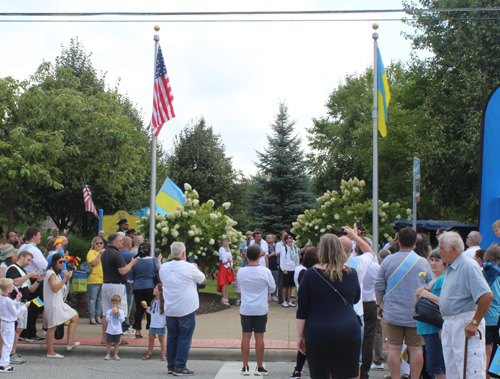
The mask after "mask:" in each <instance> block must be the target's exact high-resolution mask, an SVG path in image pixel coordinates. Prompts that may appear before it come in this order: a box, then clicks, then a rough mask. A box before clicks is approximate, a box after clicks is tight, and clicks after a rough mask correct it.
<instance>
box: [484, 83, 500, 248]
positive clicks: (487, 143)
mask: <svg viewBox="0 0 500 379" xmlns="http://www.w3.org/2000/svg"><path fill="white" fill-rule="evenodd" d="M498 141H500V84H499V85H498V86H496V87H495V88H494V89H493V91H491V93H490V95H489V96H488V99H486V104H485V105H484V108H483V124H482V130H481V150H480V153H481V158H480V165H479V170H480V171H479V178H480V179H479V232H480V233H481V236H482V237H483V240H482V241H481V248H483V249H487V248H488V247H490V245H491V244H492V243H498V242H499V239H498V237H497V236H496V235H495V233H494V232H493V228H492V225H493V223H494V222H495V221H497V220H500V164H499V163H498V162H499V159H500V149H499V148H498Z"/></svg>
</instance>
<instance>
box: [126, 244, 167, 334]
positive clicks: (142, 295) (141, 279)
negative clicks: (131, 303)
mask: <svg viewBox="0 0 500 379" xmlns="http://www.w3.org/2000/svg"><path fill="white" fill-rule="evenodd" d="M137 255H138V259H137V263H136V264H135V265H134V266H133V267H132V269H131V270H130V272H129V275H128V281H129V283H130V287H131V288H132V294H133V295H134V300H135V304H136V307H135V314H134V325H133V328H134V329H135V338H142V335H141V329H142V319H143V318H144V313H145V312H146V310H145V309H144V307H142V306H140V304H141V303H142V302H143V301H145V302H146V304H151V302H152V301H153V299H154V298H155V295H154V294H153V290H154V288H155V287H156V283H155V280H156V276H157V274H158V271H159V270H160V262H158V259H157V258H156V257H152V256H151V245H150V244H149V243H148V242H143V243H141V244H140V245H139V248H138V249H137ZM160 259H161V258H160ZM150 322H151V315H150V314H149V313H146V330H149V324H150Z"/></svg>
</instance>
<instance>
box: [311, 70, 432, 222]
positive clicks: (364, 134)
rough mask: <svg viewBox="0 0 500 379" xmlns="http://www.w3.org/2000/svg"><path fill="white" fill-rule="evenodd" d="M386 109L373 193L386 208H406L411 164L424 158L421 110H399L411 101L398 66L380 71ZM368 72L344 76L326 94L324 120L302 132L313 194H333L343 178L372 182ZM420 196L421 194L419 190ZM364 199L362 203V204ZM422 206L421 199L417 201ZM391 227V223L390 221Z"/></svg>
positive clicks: (370, 72) (405, 73)
mask: <svg viewBox="0 0 500 379" xmlns="http://www.w3.org/2000/svg"><path fill="white" fill-rule="evenodd" d="M386 72H387V75H388V80H389V85H390V91H391V104H390V106H389V108H388V117H389V123H388V133H387V137H385V138H381V137H380V138H379V139H378V143H379V154H378V164H379V193H380V197H381V198H385V199H387V200H389V201H391V202H396V201H397V202H401V203H406V204H409V203H411V196H412V169H413V163H412V159H413V157H414V156H416V157H420V158H422V157H421V155H422V154H425V152H426V145H427V144H426V142H425V141H423V140H422V138H421V137H420V135H419V133H418V129H417V126H418V125H420V123H421V122H422V121H421V119H422V117H421V116H422V112H421V104H405V103H404V99H406V98H407V97H408V98H410V99H412V97H411V94H410V93H409V91H408V90H407V89H406V86H408V82H409V81H411V80H412V79H413V73H412V72H411V71H410V70H408V69H406V68H405V67H404V66H403V65H402V64H401V63H391V64H390V65H389V66H388V67H386ZM372 94H373V69H372V68H368V69H367V70H366V71H365V72H364V73H362V74H353V75H347V76H346V77H345V78H344V81H343V82H342V83H340V84H339V86H338V87H337V88H336V89H335V90H334V91H333V92H332V93H331V94H330V96H329V98H328V101H327V103H326V108H327V116H326V117H321V118H318V119H313V126H312V127H311V128H308V129H307V131H308V132H309V135H308V136H307V138H308V140H309V147H310V148H311V152H310V153H309V154H308V155H307V158H308V165H309V169H310V171H311V173H312V174H313V178H314V179H313V185H314V192H315V193H317V194H319V193H323V192H325V191H326V190H328V189H330V188H334V187H335V186H336V185H337V183H339V182H340V181H341V180H342V179H343V178H344V177H351V178H352V177H363V178H366V183H367V187H368V188H371V186H372V177H373V120H372V107H373V100H372V99H373V95H372ZM421 192H422V193H425V189H424V188H422V191H421ZM368 195H369V194H368V193H365V195H364V196H365V198H364V199H363V200H365V199H366V198H368ZM425 200H427V199H426V198H425V197H424V196H422V201H425ZM392 221H394V220H392Z"/></svg>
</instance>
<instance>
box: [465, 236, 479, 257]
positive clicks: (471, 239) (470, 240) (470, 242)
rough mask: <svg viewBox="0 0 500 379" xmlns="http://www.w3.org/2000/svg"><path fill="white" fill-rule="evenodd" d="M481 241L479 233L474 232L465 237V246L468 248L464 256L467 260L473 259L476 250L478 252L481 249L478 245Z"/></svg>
mask: <svg viewBox="0 0 500 379" xmlns="http://www.w3.org/2000/svg"><path fill="white" fill-rule="evenodd" d="M482 240H483V237H482V236H481V233H479V232H476V231H473V232H470V233H469V235H468V236H467V241H466V242H465V243H466V244H467V246H469V248H468V249H467V250H465V251H464V254H465V255H467V256H468V257H469V258H472V259H474V257H475V256H476V250H479V249H480V248H481V246H479V244H480V243H481V241H482Z"/></svg>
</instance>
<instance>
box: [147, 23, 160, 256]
mask: <svg viewBox="0 0 500 379" xmlns="http://www.w3.org/2000/svg"><path fill="white" fill-rule="evenodd" d="M159 30H160V27H159V26H158V25H155V31H156V34H155V36H154V38H153V39H154V41H155V59H154V71H153V72H154V75H153V84H154V80H155V78H156V56H157V55H158V46H159V45H160V36H159V35H158V31H159ZM153 94H154V86H153ZM151 134H152V138H151V198H150V201H149V243H150V244H151V255H152V256H154V253H155V228H156V221H155V216H156V136H155V134H154V133H151Z"/></svg>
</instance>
